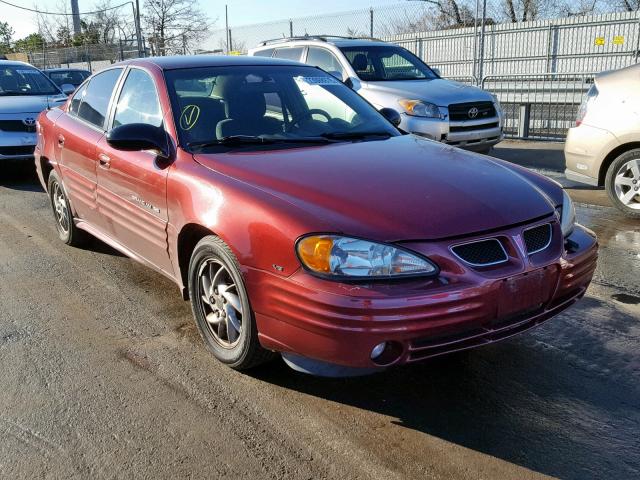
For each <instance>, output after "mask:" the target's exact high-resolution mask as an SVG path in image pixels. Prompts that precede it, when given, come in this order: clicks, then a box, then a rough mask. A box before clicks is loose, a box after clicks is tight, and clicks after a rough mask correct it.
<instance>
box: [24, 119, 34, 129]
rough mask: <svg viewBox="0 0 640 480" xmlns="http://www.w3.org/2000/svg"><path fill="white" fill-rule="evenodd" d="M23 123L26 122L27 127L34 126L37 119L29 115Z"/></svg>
mask: <svg viewBox="0 0 640 480" xmlns="http://www.w3.org/2000/svg"><path fill="white" fill-rule="evenodd" d="M22 123H24V124H25V125H26V126H27V127H33V126H34V125H35V124H36V119H35V118H33V117H27V118H25V119H23V120H22Z"/></svg>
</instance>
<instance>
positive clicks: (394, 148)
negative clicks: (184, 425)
mask: <svg viewBox="0 0 640 480" xmlns="http://www.w3.org/2000/svg"><path fill="white" fill-rule="evenodd" d="M397 119H398V118H397V113H396V112H394V111H392V110H391V111H389V110H384V111H382V112H378V111H376V110H375V109H374V108H373V107H372V106H371V105H370V104H368V103H367V102H366V101H365V100H363V99H362V98H361V97H360V96H358V95H357V94H356V93H355V92H353V91H352V90H350V89H349V88H348V87H346V86H345V85H343V84H342V83H340V82H339V81H337V80H336V79H335V78H334V77H332V76H331V75H328V74H326V73H325V72H323V71H322V70H319V69H317V68H313V67H310V66H303V65H300V64H298V63H294V62H288V61H278V60H274V59H266V58H260V57H245V58H241V57H235V58H234V57H208V56H202V57H179V58H170V57H167V58H157V59H153V58H152V59H142V60H134V61H129V62H126V63H121V64H116V65H114V66H112V67H110V68H108V69H106V70H103V71H101V72H100V73H97V74H95V75H93V76H92V77H90V78H89V79H88V80H87V81H85V82H84V83H83V84H82V85H81V86H80V87H79V88H78V89H77V90H76V93H75V94H74V95H73V96H72V97H71V98H70V99H69V100H68V102H67V104H66V105H65V106H64V107H63V108H61V109H52V110H48V111H46V112H43V113H42V114H41V116H40V118H39V123H38V133H39V135H38V146H37V148H36V167H37V170H38V174H39V176H40V180H41V182H42V184H43V185H44V186H45V187H46V189H47V191H48V193H49V195H50V199H51V204H52V206H53V212H54V215H55V219H56V225H57V229H58V232H59V235H60V238H61V239H62V241H64V242H66V243H67V244H69V245H78V244H80V243H81V242H82V241H84V240H85V239H86V237H87V233H88V234H91V235H93V236H95V237H97V238H99V239H101V240H102V241H104V242H106V243H108V244H109V245H111V246H112V247H114V248H115V249H117V250H119V251H121V252H122V253H124V254H126V255H128V256H130V257H131V258H133V259H135V260H137V261H139V262H141V263H143V264H145V265H148V266H150V267H152V268H154V269H156V270H157V271H159V272H161V273H162V274H164V275H166V276H167V277H169V278H170V279H171V280H173V281H174V282H175V283H176V284H177V285H178V287H179V288H180V289H181V291H182V294H183V296H184V298H185V299H186V298H189V299H190V301H191V305H192V307H193V314H194V316H195V320H196V322H197V325H198V327H199V329H200V332H201V334H202V337H203V339H204V341H205V343H206V345H207V347H208V348H209V349H210V350H211V352H212V353H213V354H214V355H215V356H216V357H217V358H218V359H219V360H220V361H222V362H224V363H226V364H228V365H229V366H231V367H233V368H237V369H246V368H249V367H251V366H254V365H257V364H259V363H261V362H264V361H266V360H268V359H270V358H272V357H273V355H274V352H280V353H281V354H282V355H283V357H284V358H285V360H286V361H287V363H289V364H290V365H291V366H293V367H294V368H297V369H299V370H304V371H308V372H311V373H316V374H327V375H329V374H343V373H365V372H368V371H371V370H375V369H381V368H383V367H388V366H390V365H397V364H403V363H409V362H416V361H420V360H424V359H426V358H430V357H433V356H436V355H441V354H444V353H447V352H452V351H456V350H463V349H468V348H472V347H476V346H480V345H486V344H490V343H492V342H494V341H497V340H501V339H504V338H507V337H510V336H511V335H514V334H516V333H520V332H522V331H524V330H527V329H529V328H531V327H533V326H536V325H538V324H540V323H541V322H543V321H545V320H547V319H549V318H551V317H552V316H554V315H556V314H557V313H559V312H561V311H562V310H564V309H565V308H567V307H568V306H570V305H571V304H573V303H574V302H575V301H576V300H577V299H579V298H580V297H582V296H583V295H584V293H585V290H586V289H587V286H588V285H589V282H590V280H591V277H592V275H593V271H594V269H595V265H596V257H597V243H596V239H595V236H594V234H593V233H592V232H590V231H588V230H587V229H585V228H583V227H582V226H580V225H577V224H575V213H574V207H573V205H572V203H571V200H570V198H569V197H568V196H567V195H566V194H565V193H564V192H563V190H562V188H561V187H560V186H558V185H557V184H556V183H555V182H552V181H550V180H548V179H546V178H544V177H542V176H540V175H537V174H535V173H532V172H530V171H528V170H526V169H523V168H519V167H516V166H513V165H510V164H506V163H504V162H501V161H499V160H495V159H491V158H488V157H485V156H481V155H477V154H473V153H468V152H464V151H462V150H458V149H456V148H452V147H448V146H446V145H443V144H439V143H436V142H433V141H429V140H425V139H423V138H420V137H416V136H412V135H404V134H402V132H400V131H398V130H397V129H396V127H395V126H394V122H396V121H397Z"/></svg>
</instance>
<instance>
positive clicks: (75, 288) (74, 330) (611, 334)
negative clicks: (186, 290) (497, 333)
mask: <svg viewBox="0 0 640 480" xmlns="http://www.w3.org/2000/svg"><path fill="white" fill-rule="evenodd" d="M3 175H4V173H3ZM578 210H579V219H580V221H581V222H582V223H584V224H586V225H587V226H589V227H590V228H592V229H594V230H595V231H596V232H597V233H598V234H599V237H600V242H601V247H602V248H601V256H600V262H599V269H598V271H597V274H596V278H595V281H594V284H593V285H592V287H591V289H590V290H589V292H588V295H587V296H586V297H585V298H584V299H583V301H582V302H580V303H579V304H578V305H576V306H574V307H573V308H572V309H570V310H569V311H567V312H566V313H563V314H562V315H560V316H559V317H557V318H556V319H554V320H552V321H551V322H549V323H546V324H545V325H543V326H541V327H539V328H538V329H536V330H535V331H533V332H529V333H527V334H524V335H521V336H519V337H516V338H514V339H510V340H508V341H505V342H503V343H500V344H497V345H493V346H489V347H485V348H482V349H478V350H475V351H472V352H468V353H466V354H461V355H452V356H449V357H445V358H441V359H438V360H435V361H429V362H427V363H424V364H422V365H419V366H415V367H410V368H403V369H396V370H393V371H389V372H386V373H382V374H378V375H374V376H370V377H363V378H355V379H339V380H335V379H334V380H328V379H318V378H313V377H308V376H305V375H302V374H298V373H296V372H293V371H291V370H289V369H288V368H287V367H286V366H285V365H284V364H283V363H282V362H275V363H273V364H271V365H268V366H266V367H264V368H261V369H260V370H257V371H255V372H252V373H251V374H240V373H237V372H234V371H232V370H229V369H228V368H226V367H224V366H222V365H221V364H219V363H217V362H216V361H215V360H214V359H213V358H212V357H211V356H210V355H209V354H208V353H207V352H206V351H205V349H204V347H203V345H202V344H201V341H200V338H199V336H198V334H197V332H196V329H195V325H194V323H193V320H192V317H191V312H190V310H189V306H188V304H187V303H185V302H183V301H182V300H181V299H180V296H179V294H178V291H177V289H176V288H175V286H174V285H172V284H171V283H170V282H168V281H167V280H166V279H164V278H163V277H162V276H160V275H158V274H156V273H154V272H153V271H151V270H148V269H146V268H144V267H142V266H140V265H138V264H136V263H134V262H132V261H131V260H129V259H127V258H124V257H122V256H121V255H119V254H117V253H116V252H114V251H113V250H112V249H110V248H109V247H107V246H105V245H104V244H102V243H100V242H98V241H95V242H93V244H92V245H90V246H89V248H87V249H84V250H79V249H73V248H70V247H66V246H64V245H62V244H61V243H60V242H59V241H58V240H57V236H56V232H55V227H54V223H53V218H52V214H51V212H50V209H49V207H48V204H47V198H46V195H45V194H44V193H43V192H42V191H41V190H40V187H39V186H38V185H37V183H36V181H35V180H34V178H33V177H32V176H30V175H28V174H25V173H19V172H18V173H17V174H14V175H12V176H10V178H7V177H6V176H5V177H4V178H3V179H0V276H1V277H0V278H1V279H2V281H1V282H0V365H2V376H1V377H0V387H1V388H0V477H3V478H25V479H33V478H52V479H57V478H64V479H75V478H78V479H86V478H92V479H102V478H204V477H209V478H234V479H235V478H250V479H263V478H274V479H279V478H295V479H298V478H300V479H324V478H339V479H346V478H348V479H360V478H362V479H377V478H380V479H385V480H388V479H396V478H421V479H422V478H447V479H450V478H462V479H467V478H468V479H478V478H484V479H496V478H514V479H526V478H541V477H543V476H544V475H550V476H558V477H561V478H567V479H581V480H582V479H587V478H616V479H626V478H638V477H639V476H640V444H639V443H638V432H640V408H639V407H640V356H639V354H638V351H639V349H640V329H639V320H640V305H639V302H640V286H639V282H638V279H639V277H640V275H639V272H640V255H639V254H638V251H639V248H638V247H639V245H640V224H638V222H635V223H634V222H631V221H629V220H626V219H624V218H623V217H622V216H620V215H619V214H618V213H617V211H615V210H614V209H612V208H608V207H595V206H586V205H580V206H579V209H578Z"/></svg>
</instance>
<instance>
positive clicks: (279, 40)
mask: <svg viewBox="0 0 640 480" xmlns="http://www.w3.org/2000/svg"><path fill="white" fill-rule="evenodd" d="M332 38H336V39H340V40H374V41H378V42H379V41H381V40H380V39H379V38H374V37H345V36H341V35H298V36H293V37H283V38H272V39H270V40H263V41H261V42H260V46H263V47H264V46H266V45H272V44H274V43H286V42H290V41H294V40H314V41H317V42H328V41H329V40H330V39H332Z"/></svg>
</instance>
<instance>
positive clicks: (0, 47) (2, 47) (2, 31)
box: [0, 22, 15, 53]
mask: <svg viewBox="0 0 640 480" xmlns="http://www.w3.org/2000/svg"><path fill="white" fill-rule="evenodd" d="M14 33H15V32H14V31H13V28H11V25H9V24H8V23H7V22H0V53H9V52H11V39H12V38H13V34H14Z"/></svg>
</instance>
